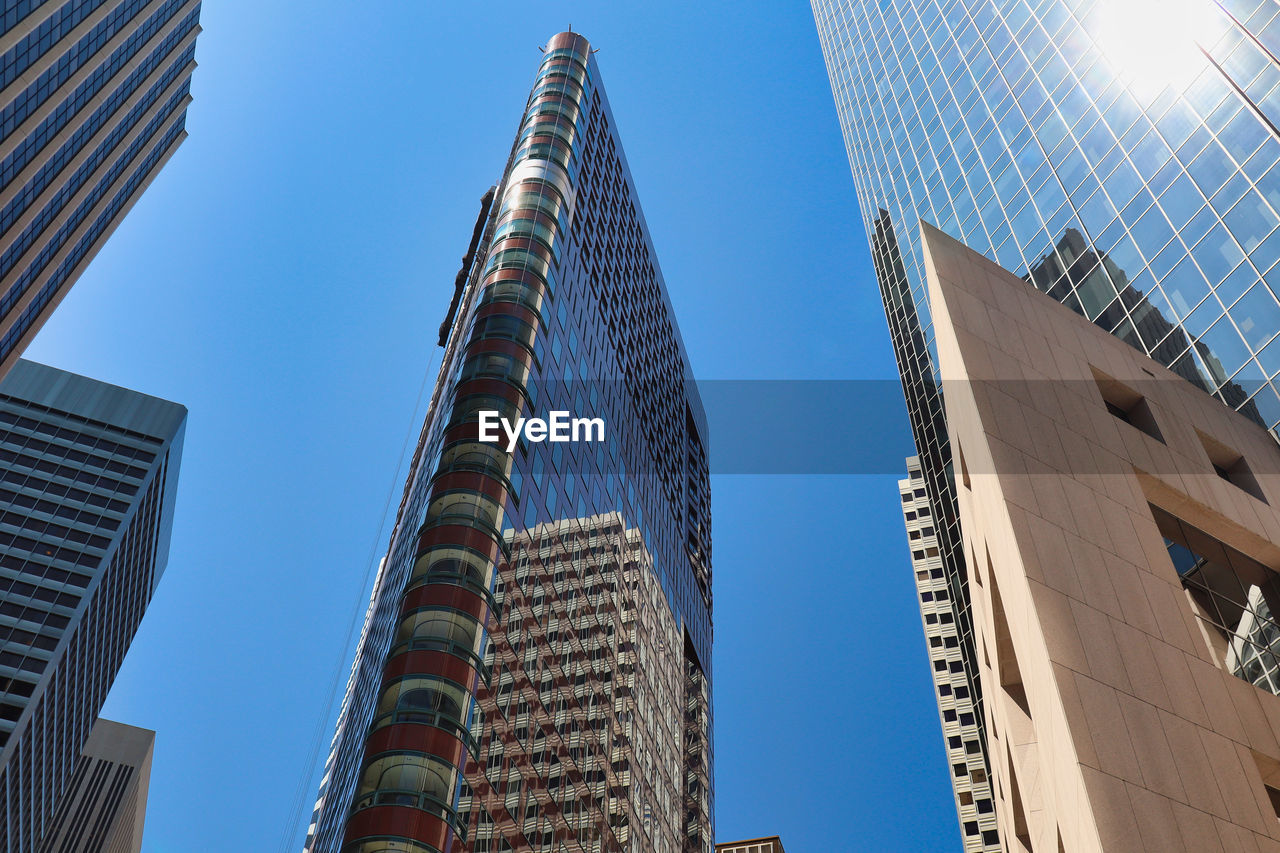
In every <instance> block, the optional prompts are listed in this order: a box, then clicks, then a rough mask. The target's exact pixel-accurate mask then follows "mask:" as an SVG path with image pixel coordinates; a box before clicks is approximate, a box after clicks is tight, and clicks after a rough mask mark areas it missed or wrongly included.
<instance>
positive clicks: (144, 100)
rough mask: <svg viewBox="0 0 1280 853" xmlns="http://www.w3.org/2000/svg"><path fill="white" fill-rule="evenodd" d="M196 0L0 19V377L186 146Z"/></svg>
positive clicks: (55, 9)
mask: <svg viewBox="0 0 1280 853" xmlns="http://www.w3.org/2000/svg"><path fill="white" fill-rule="evenodd" d="M199 20H200V0H26V1H25V2H20V3H19V2H8V3H5V4H4V7H3V9H2V10H0V377H3V376H4V374H5V373H6V372H7V371H8V370H9V369H10V368H11V367H12V366H13V365H14V363H15V362H16V361H17V359H18V357H19V356H20V355H21V354H22V351H23V350H24V349H25V348H26V346H27V344H28V343H29V342H30V341H31V339H32V338H33V337H34V336H35V334H36V332H38V331H39V330H40V327H41V325H43V324H44V321H45V320H46V319H48V317H49V314H50V313H51V312H52V311H53V309H54V308H55V307H56V306H57V304H58V303H59V302H60V301H61V300H62V298H63V297H64V296H66V294H67V291H68V290H70V288H71V285H72V284H74V283H75V280H76V279H77V278H78V277H79V276H80V274H81V273H82V272H83V271H84V268H85V267H86V266H88V264H89V262H90V261H91V260H93V257H94V255H96V254H97V252H98V250H99V249H100V248H101V247H102V244H103V242H104V241H105V240H106V239H107V238H108V237H109V236H110V235H111V232H112V231H114V230H115V228H116V226H117V225H119V224H120V221H121V219H122V218H123V217H124V215H125V214H126V213H128V211H129V209H130V208H131V207H132V206H133V204H134V203H135V202H136V201H137V200H138V197H139V196H141V194H142V192H143V190H145V189H146V188H147V186H148V184H150V182H151V181H152V180H153V179H154V178H155V176H156V174H157V173H158V172H159V171H160V169H161V168H162V167H163V166H164V164H165V163H166V162H167V161H168V159H169V158H170V157H171V156H173V153H174V151H176V150H177V148H178V146H179V145H181V144H182V141H183V139H185V138H186V130H185V125H186V116H187V104H188V103H190V101H191V96H190V85H191V72H192V71H193V69H194V68H195V59H194V56H195V43H196V35H197V34H198V33H199V32H200V26H199Z"/></svg>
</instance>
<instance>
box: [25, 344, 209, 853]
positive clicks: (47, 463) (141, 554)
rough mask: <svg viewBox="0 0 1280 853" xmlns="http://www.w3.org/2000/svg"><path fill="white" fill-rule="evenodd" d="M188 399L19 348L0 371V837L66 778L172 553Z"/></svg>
mask: <svg viewBox="0 0 1280 853" xmlns="http://www.w3.org/2000/svg"><path fill="white" fill-rule="evenodd" d="M186 414H187V413H186V409H184V408H183V407H182V406H179V405H177V404H176V403H170V402H166V401H164V400H157V399H155V398H153V397H147V396H145V395H142V394H138V393H136V392H133V391H127V390H125V389H123V388H117V387H114V386H111V385H106V384H104V383H102V382H96V381H94V380H91V379H86V378H84V377H82V376H76V375H74V374H70V373H66V372H64V371H61V370H56V369H54V368H52V367H45V366H44V365H40V364H35V363H32V362H28V361H19V362H18V363H17V365H15V367H14V369H13V370H12V371H11V372H10V373H9V375H8V376H7V377H6V378H5V380H4V382H3V383H0V463H2V468H0V546H2V553H0V851H3V853H27V851H32V850H36V849H38V847H37V841H38V840H39V839H40V838H41V837H42V834H43V832H44V829H45V828H46V827H47V825H48V821H49V820H50V819H51V817H52V815H53V813H54V809H55V808H56V807H57V806H58V803H59V800H60V798H61V797H62V795H63V794H64V792H65V791H66V790H67V789H68V786H69V785H70V784H71V781H72V775H73V771H74V770H75V767H76V763H77V758H78V756H79V754H80V750H81V748H82V747H84V745H85V743H86V741H87V739H88V737H89V733H90V729H91V728H92V727H93V726H94V723H95V721H96V720H97V717H98V711H99V710H100V709H101V707H102V703H103V702H104V701H105V700H106V698H107V692H108V691H109V690H110V689H111V682H112V681H113V680H114V678H115V673H116V671H117V670H118V669H119V667H120V664H121V662H122V661H123V660H124V655H125V653H126V652H127V651H128V648H129V643H130V641H131V640H132V639H133V635H134V632H135V631H136V630H137V627H138V623H139V622H140V621H141V619H142V615H143V612H144V611H145V610H146V607H147V604H148V603H149V602H150V601H151V596H152V593H154V591H155V588H156V585H157V584H158V583H159V581H160V576H161V574H162V573H163V571H164V568H165V563H166V561H167V559H168V549H169V532H170V529H171V526H172V520H173V500H174V493H175V490H176V488H177V480H178V463H179V458H180V456H181V453H182V437H183V433H184V431H185V428H186Z"/></svg>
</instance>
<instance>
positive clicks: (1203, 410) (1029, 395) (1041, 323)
mask: <svg viewBox="0 0 1280 853" xmlns="http://www.w3.org/2000/svg"><path fill="white" fill-rule="evenodd" d="M923 228H924V247H925V259H926V267H927V268H928V278H929V288H930V301H931V305H932V312H933V317H934V322H935V329H936V333H937V348H938V354H939V362H940V367H941V373H942V377H943V382H944V397H945V400H946V411H947V420H948V424H949V429H950V434H951V440H952V442H953V445H954V448H955V469H956V471H955V474H956V480H957V491H958V492H959V494H960V501H959V503H960V518H961V526H962V528H963V532H964V547H965V552H966V556H967V559H968V565H969V569H968V570H969V589H970V590H971V594H972V603H973V612H974V624H975V632H976V634H977V651H978V658H979V661H980V666H981V684H982V685H983V701H984V705H985V714H986V731H987V735H988V746H989V754H990V756H991V762H992V776H993V781H994V783H995V785H994V788H995V797H996V808H997V815H998V818H999V824H1000V827H1001V832H1002V835H1003V837H1004V842H1005V845H1006V849H1008V850H1011V851H1019V850H1021V851H1034V853H1055V851H1061V852H1062V853H1076V851H1095V850H1105V851H1123V853H1131V851H1153V853H1154V851H1159V852H1160V853H1169V851H1187V853H1201V851H1218V850H1223V851H1249V852H1250V853H1254V851H1261V852H1262V853H1269V851H1280V740H1278V739H1280V697H1277V696H1276V695H1274V693H1273V692H1270V691H1271V690H1272V689H1274V687H1273V685H1274V683H1275V682H1274V681H1273V680H1272V675H1273V673H1274V672H1275V670H1276V662H1277V652H1280V628H1277V626H1276V625H1275V623H1274V621H1273V619H1272V616H1271V614H1272V612H1273V610H1274V606H1273V605H1275V606H1280V602H1277V601H1276V593H1277V584H1276V577H1277V576H1276V571H1277V570H1280V545H1277V544H1276V543H1280V477H1277V472H1280V447H1278V446H1277V443H1276V440H1275V438H1274V437H1273V436H1271V435H1270V434H1269V433H1268V432H1266V431H1265V430H1264V429H1262V428H1261V427H1259V426H1256V425H1255V424H1254V423H1252V422H1251V421H1249V420H1248V419H1247V418H1245V417H1244V416H1242V415H1240V414H1238V413H1236V412H1233V411H1231V410H1230V409H1228V408H1227V407H1226V406H1224V405H1222V403H1221V402H1219V401H1217V400H1215V399H1214V398H1212V397H1210V396H1209V395H1207V394H1205V393H1204V392H1203V391H1201V390H1200V389H1198V388H1196V387H1195V386H1193V385H1191V384H1190V383H1189V382H1187V381H1186V380H1185V379H1183V378H1181V377H1179V376H1177V375H1175V374H1173V373H1171V372H1170V371H1168V370H1165V369H1164V368H1162V367H1160V366H1159V365H1158V364H1157V363H1155V362H1154V361H1152V360H1150V359H1148V358H1146V357H1145V356H1143V355H1142V354H1141V353H1139V352H1137V351H1136V350H1133V349H1131V348H1130V347H1129V346H1127V345H1126V344H1124V343H1123V342H1121V341H1120V340H1118V339H1117V338H1114V337H1112V336H1110V335H1108V334H1106V333H1105V332H1104V331H1102V330H1101V329H1099V328H1097V327H1095V326H1093V325H1092V324H1090V323H1089V322H1087V321H1086V320H1085V319H1083V318H1082V317H1080V316H1078V315H1076V314H1074V313H1073V312H1072V311H1070V310H1069V309H1067V308H1065V307H1063V306H1062V305H1060V304H1058V303H1057V302H1055V301H1053V300H1052V299H1050V298H1048V297H1047V296H1045V295H1044V294H1042V293H1040V292H1038V291H1036V290H1035V289H1033V288H1032V287H1030V286H1029V285H1027V284H1026V283H1025V282H1023V281H1022V280H1021V279H1019V278H1018V277H1017V276H1015V275H1013V274H1011V273H1009V272H1008V271H1006V270H1004V269H1001V268H1000V267H998V266H996V265H995V264H993V263H992V262H991V261H989V260H987V259H985V258H983V257H982V256H980V255H978V254H977V253H975V252H972V251H970V250H969V249H967V248H965V247H964V246H962V245H961V244H959V243H957V242H955V241H954V240H952V239H951V238H949V237H947V236H945V235H943V234H942V233H941V232H939V231H936V230H935V229H933V228H930V227H929V226H923ZM1257 685H1262V686H1261V687H1260V686H1257Z"/></svg>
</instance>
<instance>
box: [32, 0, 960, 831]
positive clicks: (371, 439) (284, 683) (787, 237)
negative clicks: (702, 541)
mask: <svg viewBox="0 0 1280 853" xmlns="http://www.w3.org/2000/svg"><path fill="white" fill-rule="evenodd" d="M570 24H572V25H573V27H574V29H576V30H578V31H580V32H583V33H585V34H586V35H587V37H588V38H589V39H591V40H592V42H593V43H594V45H595V46H596V47H599V48H601V51H600V54H599V55H598V57H597V58H598V61H599V63H600V67H601V71H602V75H603V78H604V84H605V86H606V88H607V89H608V91H609V96H610V100H611V102H612V105H613V109H614V112H615V117H616V120H617V123H618V126H619V130H620V133H621V135H622V138H623V141H624V144H625V147H626V151H627V156H628V159H629V161H630V165H631V170H632V173H633V175H634V177H635V181H636V184H637V186H638V189H639V193H640V198H641V201H642V203H643V207H644V210H645V215H646V218H647V220H648V224H649V226H650V229H651V231H652V234H653V239H654V243H655V245H656V247H657V250H658V254H659V258H660V260H661V264H662V267H663V271H664V274H665V277H666V280H667V283H668V286H669V288H670V291H671V298H672V302H673V303H674V305H675V308H676V312H677V314H678V316H679V320H680V325H681V327H682V330H683V333H684V337H685V341H686V344H687V346H688V349H689V352H690V357H691V359H692V362H693V365H694V368H695V371H696V373H697V375H698V376H699V378H701V379H855V380H864V379H876V380H886V379H893V378H894V377H895V373H894V370H893V365H892V357H891V353H890V350H889V346H888V336H887V332H886V330H885V324H884V317H883V314H882V311H881V308H880V305H879V301H878V299H877V297H876V291H875V287H874V282H873V279H872V272H871V268H870V262H869V258H868V254H867V248H866V240H865V237H864V235H863V233H862V228H861V225H860V224H859V216H858V211H857V209H856V203H855V199H854V193H853V184H852V180H851V178H850V176H849V169H848V164H847V162H846V159H845V155H844V151H843V147H842V144H841V140H840V134H839V128H838V125H837V122H836V116H835V109H834V106H833V103H832V98H831V92H830V88H829V86H828V83H827V78H826V74H825V70H824V69H823V66H822V57H821V53H820V50H819V46H818V39H817V35H816V32H815V30H814V26H813V21H812V18H811V16H810V12H809V9H808V6H807V4H804V3H801V2H795V3H787V4H780V3H777V2H776V0H769V2H733V3H729V2H704V3H698V4H687V3H675V2H670V3H666V2H653V3H646V4H620V3H603V2H597V3H560V2H544V3H537V4H530V3H521V4H515V3H505V2H491V3H483V4H481V3H467V4H463V3H454V4H447V6H446V4H441V3H420V2H409V0H399V1H398V2H391V0H372V2H365V3H350V2H338V0H313V2H309V3H306V4H303V3H301V2H293V3H286V2H278V0H252V2H251V1H250V0H218V2H208V3H206V4H205V8H204V13H203V25H204V28H205V31H204V34H203V35H202V36H201V37H200V43H199V48H198V52H197V59H198V61H199V63H200V68H199V69H198V70H197V71H196V74H195V78H194V83H193V92H194V95H195V103H194V104H193V105H192V107H191V111H190V119H189V124H188V128H189V130H190V133H191V136H190V138H189V139H188V140H187V142H186V144H185V145H184V146H183V148H182V149H181V150H180V152H179V153H178V154H177V156H176V157H175V158H174V160H173V161H172V162H171V163H170V164H169V166H168V167H167V168H166V169H165V171H164V172H163V173H162V174H161V175H160V177H159V178H158V179H157V180H156V182H155V183H154V184H153V185H152V187H151V188H150V190H148V192H147V194H146V195H145V196H144V197H143V199H142V201H141V202H140V203H139V204H138V206H137V207H136V208H135V209H134V210H133V212H132V213H131V214H130V215H129V217H128V219H127V220H126V221H125V222H124V224H123V225H122V226H121V227H120V229H119V230H118V231H117V232H116V234H115V235H114V236H113V237H112V238H111V240H110V242H109V244H108V245H107V247H106V248H105V249H104V251H103V252H102V253H101V254H100V255H99V256H98V258H97V260H95V261H94V263H93V264H92V266H91V267H90V268H89V270H88V272H87V273H86V274H85V276H84V277H83V278H82V279H81V281H80V282H79V283H78V284H77V285H76V287H75V289H74V290H73V291H72V293H71V295H70V296H69V297H68V298H67V299H66V301H65V302H64V303H63V304H62V306H61V307H60V308H59V309H58V311H57V312H56V314H55V315H54V317H53V319H52V320H51V321H50V322H49V323H48V325H47V326H46V327H45V329H44V330H43V331H42V332H41V334H40V336H39V337H38V339H37V340H36V342H35V344H34V345H33V346H32V347H31V348H30V349H29V350H28V356H29V357H32V358H35V359H37V360H42V361H46V362H48V363H51V364H54V365H56V366H59V367H63V368H66V369H69V370H74V371H77V372H81V373H85V374H87V375H90V376H93V377H95V378H99V379H103V380H106V381H110V382H114V383H117V384H120V385H125V386H128V387H131V388H136V389H138V390H142V391H145V392H148V393H151V394H156V395H159V396H163V397H167V398H169V399H173V400H177V401H179V402H182V403H184V404H185V405H187V406H188V407H189V409H190V411H191V414H190V421H189V424H188V430H187V438H186V447H185V454H184V458H183V461H182V471H181V486H180V492H179V498H178V505H177V511H176V512H177V517H176V523H175V529H174V535H173V547H172V549H171V559H170V563H169V567H168V571H167V573H166V575H165V578H164V580H163V582H162V583H161V585H160V588H159V591H158V593H157V595H156V598H155V600H154V601H153V603H152V605H151V608H150V610H149V611H148V613H147V616H146V619H145V621H144V622H143V625H142V628H141V630H140V631H139V634H138V637H137V640H136V641H135V643H134V645H133V648H132V650H131V652H130V654H129V657H128V659H127V660H126V662H125V665H124V668H123V669H122V670H121V672H120V675H119V677H118V679H117V681H116V686H115V689H114V691H113V692H112V695H111V698H110V700H109V702H108V704H107V707H106V709H105V711H104V713H105V715H107V716H109V717H112V718H115V719H119V720H121V721H123V722H128V723H132V724H136V725H142V726H147V727H149V728H153V729H156V730H157V732H158V736H157V741H156V756H155V765H154V769H153V773H152V787H151V798H150V806H149V810H148V817H147V833H146V840H145V843H144V848H143V849H144V851H145V853H192V851H198V853H203V852H204V851H212V853H222V851H228V852H230V851H235V853H244V851H277V850H279V851H282V853H296V851H297V850H298V849H299V847H300V842H301V836H302V831H303V828H304V824H305V816H306V814H308V813H309V811H310V805H311V800H312V797H313V796H314V792H315V787H316V781H317V777H318V773H319V763H318V762H316V763H314V764H313V763H312V761H311V754H312V751H313V750H314V749H316V747H317V744H318V745H319V751H320V753H321V755H322V754H323V752H324V751H325V749H327V745H328V739H329V736H330V733H331V731H332V725H333V717H334V714H335V712H336V709H335V708H334V707H333V706H331V705H328V704H327V703H328V700H329V697H330V695H331V693H330V684H331V682H332V680H333V679H334V677H335V673H337V674H338V677H339V678H340V679H341V680H345V678H346V672H347V667H348V665H349V662H350V656H351V648H350V645H349V644H348V643H347V641H346V638H347V626H348V624H349V623H350V620H351V619H352V615H353V613H362V612H363V607H364V603H365V600H366V597H367V589H366V588H365V583H366V579H367V577H368V569H369V566H370V562H371V560H374V559H376V556H377V555H379V554H380V553H381V550H382V548H383V547H385V543H386V535H387V526H386V523H385V522H386V521H387V519H386V518H384V514H383V510H384V506H385V504H386V501H387V497H388V494H389V493H391V492H394V493H395V494H397V495H398V493H399V488H400V484H401V480H402V477H403V470H402V469H401V468H398V467H397V466H398V460H399V458H400V454H401V450H402V447H403V446H404V442H405V440H406V437H407V436H408V435H411V434H413V435H416V432H417V429H418V426H419V424H420V420H421V417H422V407H421V406H418V407H417V408H416V409H415V401H416V399H417V396H418V391H419V388H420V387H421V385H422V381H423V377H424V374H425V373H427V372H429V371H430V372H433V371H434V369H435V367H436V365H438V363H439V356H438V355H437V350H436V349H435V343H434V341H435V329H436V327H437V326H438V324H439V323H440V320H441V319H442V317H443V313H444V310H445V307H446V306H447V304H448V300H449V296H450V292H451V288H452V281H453V275H454V272H455V271H456V269H457V265H458V259H459V257H460V256H461V254H462V252H463V250H464V249H465V248H466V242H467V239H468V238H469V236H470V231H471V225H472V222H473V220H474V216H475V212H476V208H477V204H478V200H479V196H480V194H481V193H482V192H483V191H484V190H485V188H487V187H488V186H489V184H490V183H492V182H493V181H494V180H496V179H497V178H498V177H499V172H500V169H501V167H502V165H503V162H504V160H505V158H506V155H507V151H508V149H509V147H510V144H511V140H512V136H513V134H514V132H515V129H516V125H517V122H518V120H519V117H520V112H521V109H522V107H523V106H524V99H525V97H526V95H527V93H528V90H529V86H530V84H531V82H532V79H533V75H534V72H535V69H536V67H537V64H538V60H539V54H538V51H537V45H538V44H541V43H544V42H545V40H546V39H547V37H548V36H550V35H551V34H553V33H555V32H556V31H558V30H561V29H564V28H566V27H567V26H569V25H570ZM881 384H882V386H883V387H885V388H887V389H890V390H892V384H891V383H884V382H882V383H881ZM883 408H885V409H887V410H889V411H891V412H892V416H890V417H882V416H878V417H877V418H876V421H875V422H873V423H861V424H853V425H834V426H833V425H830V424H828V425H815V427H814V430H815V439H814V440H815V441H817V440H824V441H833V442H839V441H840V440H841V438H842V435H844V434H845V433H844V432H843V430H845V429H847V430H850V431H851V432H850V434H855V433H856V434H857V435H859V436H869V437H870V438H871V439H873V440H876V441H884V442H885V446H886V447H891V448H902V447H906V446H907V442H908V441H909V439H908V438H907V430H906V418H905V411H904V410H903V408H902V405H901V402H900V400H897V398H893V399H891V400H889V401H887V402H886V404H885V406H884V407H883ZM740 416H741V417H742V418H744V419H747V420H748V421H749V420H750V419H751V418H752V413H751V412H750V411H749V410H747V411H743V412H741V414H740ZM723 423H725V422H724V421H721V422H713V427H717V428H720V427H721V426H722V424H723ZM730 425H731V424H730ZM819 433H820V437H819ZM716 441H717V438H716V436H715V434H714V433H713V436H712V447H713V453H714V449H715V446H716ZM895 479H896V478H895V477H894V476H892V475H886V474H880V475H874V476H873V475H863V476H843V477H838V476H811V477H799V476H781V475H779V476H738V475H735V476H723V475H722V476H717V477H715V478H714V482H713V504H714V514H715V517H714V532H715V554H714V561H715V565H714V570H715V588H714V594H715V625H716V647H715V663H714V666H715V717H716V732H715V738H716V777H717V796H716V801H717V829H718V832H717V834H718V836H719V838H720V840H733V839H735V838H741V837H751V836H757V835H769V834H775V833H777V834H781V835H782V837H783V840H784V842H785V843H786V845H787V849H788V851H790V853H806V851H830V850H843V849H851V850H853V849H865V850H876V851H883V850H954V849H956V848H957V846H958V840H959V839H958V837H957V836H956V822H955V813H954V809H953V806H952V803H951V798H950V792H949V788H948V781H947V775H946V772H947V771H946V768H945V756H944V754H943V749H942V744H941V741H940V738H939V731H938V722H937V712H936V709H935V707H934V705H933V704H932V700H931V687H930V683H929V676H928V669H927V665H926V663H925V653H924V644H923V641H922V637H921V631H920V627H919V615H918V611H916V609H915V608H914V605H913V603H912V602H913V601H914V589H913V585H912V581H911V575H910V572H909V569H908V565H907V553H906V549H905V547H904V546H903V541H902V539H903V532H902V522H901V516H900V513H899V510H898V508H897V507H898V499H897V497H896V484H895ZM393 509H394V507H393ZM299 798H301V801H303V803H304V805H303V806H302V808H301V809H300V810H296V809H295V803H296V802H297V801H298V799H299ZM853 838H857V839H859V841H858V842H857V843H855V842H854V841H852V840H851V839H853ZM859 845H861V846H859Z"/></svg>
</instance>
